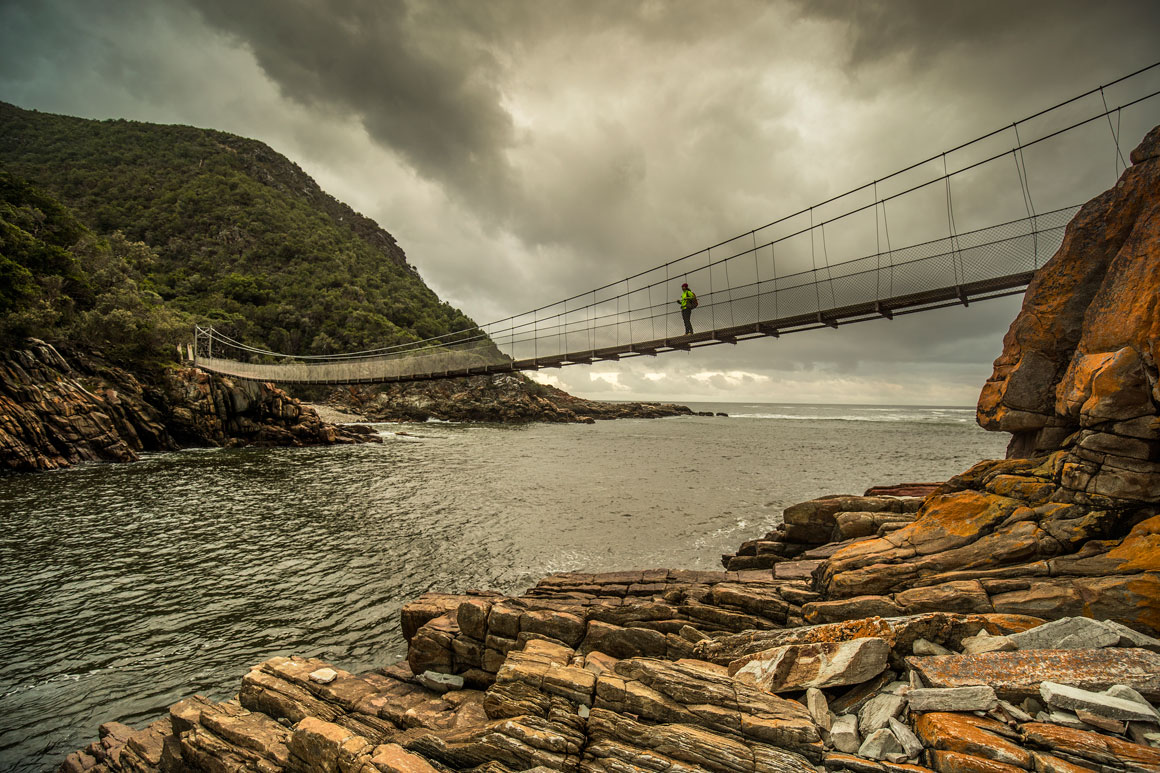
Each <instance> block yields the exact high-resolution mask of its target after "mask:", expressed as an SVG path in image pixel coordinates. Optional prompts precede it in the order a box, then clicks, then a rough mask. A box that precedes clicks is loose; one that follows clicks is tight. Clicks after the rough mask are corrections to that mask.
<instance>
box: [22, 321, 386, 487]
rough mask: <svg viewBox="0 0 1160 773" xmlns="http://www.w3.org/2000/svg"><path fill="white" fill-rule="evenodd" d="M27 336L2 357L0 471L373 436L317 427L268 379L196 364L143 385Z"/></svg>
mask: <svg viewBox="0 0 1160 773" xmlns="http://www.w3.org/2000/svg"><path fill="white" fill-rule="evenodd" d="M67 354H68V356H67V358H66V357H64V356H62V355H61V354H60V353H59V352H58V351H57V350H56V349H55V348H54V347H52V346H51V345H49V344H47V343H45V342H44V341H39V340H36V339H30V340H29V341H28V342H27V344H26V345H25V346H23V347H19V348H13V349H9V350H8V351H6V352H4V353H3V354H0V467H4V468H7V469H10V470H19V471H33V470H54V469H58V468H61V467H67V466H69V465H73V464H77V463H80V462H95V461H115V462H126V461H133V460H135V459H138V458H139V455H140V453H141V452H147V451H170V450H174V449H176V448H179V447H183V446H227V445H316V444H330V443H351V442H360V441H363V440H375V439H377V437H376V436H374V435H372V434H364V433H363V432H360V431H359V430H358V429H357V428H356V429H352V428H344V427H336V426H334V425H331V424H326V423H324V422H323V421H322V420H321V419H319V418H318V415H317V414H316V413H314V411H313V410H312V409H311V408H309V407H308V406H304V405H302V404H301V403H300V402H298V401H297V400H295V399H294V398H291V397H290V396H288V395H287V394H286V393H284V392H283V391H281V390H280V389H277V388H275V387H274V386H273V385H271V384H256V383H252V382H240V381H239V382H234V381H231V380H229V379H226V378H222V377H219V376H210V375H209V374H206V373H204V372H202V371H200V370H197V369H195V368H181V369H177V370H173V371H167V372H165V373H164V375H163V376H162V377H161V378H160V381H159V383H158V384H145V383H142V382H141V381H140V380H139V379H138V378H137V377H135V376H134V375H132V374H131V373H129V372H127V371H124V370H121V369H120V368H116V367H113V366H111V365H109V364H107V363H105V362H103V361H102V360H100V358H98V357H96V356H93V355H90V354H86V353H82V352H67Z"/></svg>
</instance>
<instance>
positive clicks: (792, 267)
mask: <svg viewBox="0 0 1160 773" xmlns="http://www.w3.org/2000/svg"><path fill="white" fill-rule="evenodd" d="M1157 95H1160V62H1158V63H1156V64H1154V65H1151V66H1150V67H1146V68H1144V69H1142V70H1138V71H1137V72H1134V73H1132V74H1130V75H1126V76H1124V77H1123V78H1120V79H1118V80H1115V81H1112V82H1111V83H1108V84H1105V85H1103V86H1100V87H1098V88H1096V89H1092V90H1090V91H1087V92H1085V93H1083V94H1080V95H1078V96H1075V97H1073V98H1071V99H1069V100H1066V101H1064V102H1061V103H1059V104H1057V105H1054V106H1052V107H1050V108H1047V109H1045V110H1041V111H1039V112H1037V113H1035V114H1033V115H1030V116H1028V117H1026V118H1023V119H1021V120H1019V121H1016V122H1014V123H1012V124H1010V125H1006V126H1003V127H1002V128H999V129H996V130H994V131H991V132H989V133H987V134H984V135H982V136H981V137H978V138H976V139H974V140H971V141H970V142H966V143H963V144H960V145H958V146H956V147H953V148H951V149H950V150H947V151H945V152H942V153H940V154H938V155H936V156H932V157H930V158H927V159H924V160H923V161H920V162H918V163H915V164H912V165H910V166H908V167H906V168H904V169H901V170H899V171H897V172H894V173H893V174H890V175H888V176H886V177H883V178H881V179H877V180H874V181H872V182H870V183H867V184H865V185H861V186H859V187H857V188H854V189H852V190H850V191H847V192H845V193H843V194H841V195H839V196H835V197H833V198H830V199H827V200H826V201H823V202H821V203H819V204H815V205H813V206H810V207H808V208H806V209H802V210H799V211H797V212H794V213H792V214H790V215H786V216H784V217H781V218H778V219H776V220H774V221H772V222H770V223H767V224H765V225H763V226H760V227H759V228H755V229H753V230H751V231H747V232H745V233H743V234H741V235H739V236H737V237H734V238H732V239H728V240H726V241H723V242H720V243H718V244H714V245H712V246H710V247H707V248H704V249H702V250H699V251H697V252H694V253H691V254H688V255H685V256H684V257H681V258H678V259H676V260H673V261H670V262H668V263H665V264H663V265H660V266H657V267H655V268H652V269H649V270H648V271H643V272H640V273H637V274H634V275H632V276H629V277H627V278H625V279H621V280H619V281H617V282H613V283H610V284H606V285H603V286H601V287H598V288H595V289H593V290H589V291H587V292H585V293H581V294H578V295H575V296H572V297H570V298H566V299H564V300H562V301H558V302H556V303H553V304H549V305H547V306H542V307H540V308H537V309H534V310H532V311H529V312H525V313H523V314H518V315H515V316H512V317H508V318H505V319H502V320H499V321H497V322H492V323H489V324H487V325H481V326H479V327H473V328H470V329H466V330H461V331H457V332H455V333H452V334H449V335H444V336H439V337H437V338H432V339H429V340H424V341H416V342H411V343H407V344H402V345H398V346H391V347H384V348H380V349H372V350H367V351H361V352H352V353H346V354H335V355H314V356H298V355H290V354H284V353H278V352H272V351H267V350H264V349H261V348H258V347H253V346H249V345H247V344H245V343H244V342H242V341H239V340H235V339H234V338H231V337H230V336H228V335H225V334H224V333H222V332H221V331H219V330H216V329H215V328H213V327H212V326H198V327H197V328H196V329H195V331H194V343H193V345H192V346H190V347H189V352H188V353H189V355H190V356H191V357H192V359H193V360H194V362H195V363H196V364H197V366H198V367H200V368H203V369H205V370H208V371H213V372H216V373H221V374H224V375H228V376H233V377H236V378H241V379H248V380H256V381H272V382H276V383H282V384H357V383H389V382H399V381H416V380H425V379H436V378H450V377H456V376H469V375H478V374H489V373H508V372H514V371H530V370H538V369H541V368H555V367H562V366H566V365H575V364H589V363H593V362H600V361H617V360H620V359H624V358H628V357H640V356H656V355H660V354H665V353H669V352H677V351H690V350H692V349H694V348H698V347H702V346H713V345H720V344H738V343H739V342H742V341H746V340H751V339H758V338H769V337H774V338H776V337H779V336H782V335H786V334H789V333H795V332H802V331H807V330H816V329H819V328H825V327H832V328H837V327H840V326H842V325H846V324H850V323H854V322H863V321H868V320H876V319H892V318H893V317H895V316H899V315H904V314H912V313H917V312H923V311H930V310H933V309H939V308H944V307H948V306H956V305H963V306H966V305H969V304H971V303H975V302H978V301H984V300H988V299H993V298H999V297H1003V296H1006V295H1012V294H1017V293H1021V292H1023V291H1024V290H1025V289H1026V287H1027V285H1028V283H1029V282H1030V281H1031V279H1032V277H1033V276H1034V275H1035V272H1036V270H1037V269H1038V268H1039V267H1040V266H1042V265H1043V264H1044V263H1045V262H1046V261H1047V260H1048V259H1049V258H1050V257H1051V256H1052V255H1053V254H1054V253H1055V251H1056V250H1057V249H1058V248H1059V246H1060V244H1061V243H1062V241H1063V238H1064V231H1065V228H1066V225H1067V223H1068V222H1069V221H1070V220H1071V218H1072V216H1073V215H1074V214H1075V213H1076V212H1077V211H1078V210H1079V206H1080V205H1079V204H1078V203H1076V202H1082V201H1084V200H1086V199H1088V198H1091V197H1092V196H1094V195H1096V194H1097V193H1099V192H1100V191H1102V190H1104V189H1106V188H1107V187H1109V184H1110V183H1111V182H1113V181H1114V180H1115V179H1116V178H1117V177H1118V176H1119V174H1120V173H1121V172H1122V170H1123V169H1124V168H1126V167H1127V162H1126V160H1125V158H1126V155H1127V153H1126V151H1125V149H1124V146H1123V145H1122V144H1121V140H1123V142H1126V143H1132V142H1135V141H1138V140H1139V138H1141V137H1143V136H1144V134H1145V133H1146V132H1147V131H1148V130H1149V129H1151V128H1152V127H1153V126H1154V125H1156V124H1157V123H1160V109H1158V107H1157V102H1158V100H1156V97H1157ZM1128 149H1129V150H1130V149H1131V145H1130V144H1129V145H1128ZM1109 172H1110V174H1109ZM683 283H688V284H689V285H690V286H691V288H692V289H693V290H694V291H695V292H696V293H697V297H698V300H699V305H698V307H697V308H696V309H695V310H694V311H693V312H692V322H693V325H694V329H695V331H696V332H694V333H692V334H687V333H686V332H685V326H684V322H683V320H682V316H681V310H680V307H679V304H678V302H677V299H678V298H679V297H680V294H681V285H682V284H683Z"/></svg>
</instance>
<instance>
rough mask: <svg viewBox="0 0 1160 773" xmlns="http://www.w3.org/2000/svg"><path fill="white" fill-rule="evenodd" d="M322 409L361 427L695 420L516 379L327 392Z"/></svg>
mask: <svg viewBox="0 0 1160 773" xmlns="http://www.w3.org/2000/svg"><path fill="white" fill-rule="evenodd" d="M326 405H327V406H328V407H330V408H333V409H337V410H340V411H343V412H346V413H353V414H356V415H358V416H361V417H363V419H364V420H366V421H427V420H428V419H437V420H439V421H467V422H498V423H504V424H522V423H526V422H549V423H580V424H592V423H594V422H595V421H597V420H603V419H659V418H664V417H668V416H692V415H694V411H693V410H692V409H690V408H688V407H686V406H684V405H676V404H673V403H639V402H627V403H609V402H601V401H598V400H585V399H583V398H581V397H576V396H574V395H570V394H568V393H567V392H564V391H563V390H560V389H557V388H556V387H553V386H550V385H548V384H537V383H536V382H534V381H532V380H531V379H529V378H528V377H527V376H524V375H522V374H518V373H502V374H493V375H490V376H467V377H463V378H449V379H439V380H435V381H419V382H411V383H404V384H384V385H375V386H350V387H344V388H342V389H338V390H335V391H333V392H331V393H330V395H329V396H328V397H327V400H326ZM709 415H711V414H709Z"/></svg>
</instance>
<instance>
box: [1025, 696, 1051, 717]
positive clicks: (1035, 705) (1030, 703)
mask: <svg viewBox="0 0 1160 773" xmlns="http://www.w3.org/2000/svg"><path fill="white" fill-rule="evenodd" d="M1019 708H1021V709H1023V710H1024V711H1026V712H1027V713H1028V714H1030V715H1031V716H1035V715H1036V714H1038V713H1039V712H1041V711H1045V710H1046V709H1047V707H1046V706H1044V705H1043V704H1042V703H1040V702H1039V701H1038V700H1037V699H1035V698H1024V699H1023V702H1022V703H1020V704H1019Z"/></svg>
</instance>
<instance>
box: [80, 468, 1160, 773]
mask: <svg viewBox="0 0 1160 773" xmlns="http://www.w3.org/2000/svg"><path fill="white" fill-rule="evenodd" d="M961 483H962V481H950V482H948V484H946V485H944V486H942V487H940V488H939V489H938V491H936V492H935V493H933V494H931V495H929V496H928V497H926V498H919V497H907V496H890V495H881V494H879V495H874V496H861V497H859V496H841V497H828V498H823V499H819V500H813V501H812V502H807V503H802V504H800V505H795V506H793V507H791V508H788V509H787V510H786V513H785V520H786V527H785V528H784V529H778V530H775V531H774V532H771V533H770V534H767V535H765V536H764V537H763V538H761V539H758V540H753V541H751V542H747V543H745V544H744V545H742V546H741V547H740V549H739V550H738V551H737V553H736V554H730V555H726V556H724V557H723V562H724V563H726V564H727V565H728V564H732V563H733V562H736V561H737V560H738V559H739V558H745V557H758V558H763V559H764V558H766V557H769V556H775V557H776V560H772V566H771V568H763V569H740V570H724V571H717V572H711V571H680V570H668V569H657V570H646V571H632V572H617V573H605V574H585V573H566V574H557V575H551V576H549V577H546V578H544V579H543V580H541V581H540V582H539V583H538V584H537V585H536V586H535V587H533V588H531V589H529V590H528V591H527V592H526V593H524V594H522V595H520V596H518V597H504V596H501V595H499V594H495V593H488V592H478V593H468V594H439V593H430V594H426V595H424V596H423V597H421V598H420V599H418V600H416V601H414V602H412V603H410V604H408V605H406V606H405V607H404V610H403V613H402V617H403V621H402V622H403V631H404V635H405V637H406V638H407V640H408V644H409V648H408V657H407V660H406V661H404V662H402V663H399V664H396V665H394V666H390V667H387V668H383V669H378V670H375V671H372V672H369V673H364V674H352V673H349V672H346V671H344V670H342V669H341V668H337V667H335V666H333V665H330V664H327V663H324V662H322V661H319V660H314V659H305V658H296V657H291V658H285V657H277V658H272V659H270V660H268V661H266V662H264V663H261V664H259V665H257V666H255V667H254V668H252V669H251V670H250V672H249V673H248V674H247V675H246V676H245V677H244V678H243V679H242V684H241V689H240V692H239V693H238V695H237V697H235V698H234V699H231V700H229V701H225V702H222V703H212V702H210V701H208V700H206V699H204V698H201V697H199V696H194V697H193V698H190V699H187V700H184V701H181V702H179V703H177V704H175V705H174V706H173V707H172V708H171V709H170V712H169V715H168V716H167V717H164V718H162V719H161V720H158V721H157V722H155V723H153V724H151V725H150V726H148V727H146V728H144V729H142V730H139V731H133V730H132V729H130V728H128V727H126V726H124V725H121V724H118V723H107V724H105V725H102V726H101V728H100V740H99V741H98V742H95V743H94V744H92V745H90V746H89V747H88V748H87V749H85V750H83V751H80V752H76V753H74V754H73V755H70V757H69V758H68V760H66V761H65V763H64V764H62V766H61V768H60V769H61V770H62V771H70V772H72V771H122V770H123V771H185V770H193V771H200V770H213V771H251V770H268V771H303V772H306V771H310V772H314V771H318V772H322V771H325V772H327V773H338V772H340V771H341V772H342V773H347V772H348V771H359V772H360V773H381V772H390V773H415V772H418V771H422V772H424V773H431V772H432V771H449V770H454V771H476V772H478V773H484V772H485V771H486V772H487V773H506V772H511V773H514V772H515V771H524V770H539V771H608V772H609V773H612V772H613V771H632V772H636V771H642V772H643V771H698V770H709V771H730V772H734V771H736V772H739V773H740V772H742V771H745V772H752V773H758V772H764V771H779V772H781V771H785V772H788V771H794V772H797V773H807V772H809V773H812V772H813V771H820V770H825V771H832V772H833V773H838V772H839V771H850V772H851V773H924V772H925V771H938V772H939V773H963V772H968V773H969V772H971V771H978V772H979V773H1016V771H1044V772H1047V773H1080V772H1081V771H1117V772H1119V771H1124V773H1136V772H1137V771H1155V770H1158V769H1160V713H1157V712H1156V709H1155V707H1154V704H1155V703H1156V702H1158V701H1160V640H1158V639H1156V638H1154V637H1153V636H1151V635H1149V634H1146V633H1144V632H1142V631H1141V630H1140V629H1146V630H1148V631H1150V632H1151V633H1157V630H1156V628H1155V627H1153V626H1149V625H1148V624H1147V623H1142V622H1141V616H1140V615H1135V616H1134V617H1133V616H1131V615H1130V614H1129V615H1128V617H1127V620H1128V622H1129V623H1132V624H1133V625H1134V627H1129V626H1127V625H1124V624H1123V623H1122V622H1119V620H1117V619H1116V616H1112V617H1111V618H1110V619H1109V620H1107V621H1104V622H1100V621H1097V620H1093V619H1091V618H1088V617H1082V616H1060V615H1062V614H1066V613H1067V610H1066V609H1055V610H1050V611H1054V612H1057V613H1060V615H1052V614H1047V613H1046V611H1045V610H1043V609H1041V608H1040V607H1039V606H1038V605H1037V603H1036V601H1035V599H1034V598H1030V597H1027V596H1026V594H1024V603H1022V604H1019V603H1011V599H1010V598H1009V599H1008V601H1007V602H1006V603H1005V602H1004V601H1002V600H1000V599H999V598H998V597H997V596H988V595H987V594H986V590H985V589H986V588H988V587H990V588H991V589H992V591H997V590H1003V591H1005V593H1006V594H1011V593H1012V592H1015V593H1016V594H1017V595H1018V591H1012V590H1011V589H1012V588H1023V590H1026V589H1027V586H1028V582H1027V581H1020V580H1012V579H1009V578H1000V579H997V580H994V579H993V580H987V581H976V582H975V583H974V584H970V583H966V582H944V583H938V584H932V585H921V584H919V585H916V586H915V587H914V588H913V589H910V590H908V591H904V592H902V593H899V594H895V595H894V596H893V597H884V596H858V597H852V598H842V599H835V598H832V597H831V596H832V594H830V593H827V592H826V589H825V586H824V585H823V584H822V583H820V582H819V581H820V580H821V578H823V577H824V576H825V574H826V570H827V568H828V567H829V566H830V565H831V563H832V562H833V559H834V558H835V557H837V556H840V555H841V553H842V552H843V551H844V550H849V549H850V547H851V546H852V545H858V544H865V543H866V542H870V541H873V540H875V539H878V538H879V537H877V536H862V537H855V538H853V539H843V540H842V541H840V542H831V543H821V544H813V543H800V542H795V541H794V540H793V539H791V538H789V536H788V534H789V533H791V532H793V531H794V530H795V529H794V527H795V525H798V524H801V523H804V522H810V523H814V524H820V523H828V524H830V528H831V529H837V530H838V531H837V533H838V534H839V535H841V534H844V532H842V530H841V527H840V526H838V525H839V524H845V525H849V524H853V523H857V524H864V522H865V519H864V518H863V516H868V515H879V514H884V513H890V514H892V515H895V516H898V517H902V518H907V519H909V520H908V522H907V523H905V524H904V525H903V526H902V527H900V528H892V527H893V524H896V523H898V521H894V520H886V521H883V522H882V523H880V524H879V525H878V527H877V529H876V530H875V533H876V534H877V533H879V532H881V533H884V534H902V533H905V532H908V531H909V532H911V533H913V534H918V533H921V532H923V531H925V530H926V528H927V527H926V526H924V521H925V520H927V518H930V517H931V513H932V512H934V511H935V510H936V509H937V508H938V507H939V506H942V505H945V503H946V502H947V501H950V500H953V499H954V498H955V496H956V494H957V493H961V491H956V488H957V487H958V486H959V485H961ZM851 516H853V517H851ZM1141 527H1143V528H1141ZM1157 530H1160V518H1157V517H1153V518H1152V519H1150V522H1149V521H1145V522H1143V523H1141V524H1139V525H1138V526H1137V527H1136V528H1134V529H1132V531H1131V532H1130V533H1129V537H1128V538H1127V539H1126V540H1124V542H1127V541H1130V540H1136V539H1147V536H1148V535H1149V534H1155V533H1156V532H1157ZM832 533H833V532H832ZM1121 544H1122V543H1121ZM954 551H955V548H948V549H947V550H944V551H942V552H943V553H953V552H954ZM1153 552H1154V551H1153ZM783 553H797V557H795V558H788V557H785V556H783V555H782V554H783ZM826 554H831V555H829V557H826ZM1155 558H1156V557H1155V555H1153V560H1155ZM1007 574H1014V573H1011V572H1008V573H1007ZM1103 579H1105V580H1106V579H1108V578H1106V577H1105V578H1103ZM996 583H997V584H996ZM1004 583H1005V584H1004ZM998 595H999V596H1001V595H1004V594H998ZM933 610H937V611H933ZM1028 612H1040V613H1041V614H1042V615H1043V616H1037V615H1033V614H1028ZM1044 617H1056V618H1057V619H1056V620H1055V621H1054V622H1045V619H1044Z"/></svg>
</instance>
